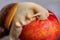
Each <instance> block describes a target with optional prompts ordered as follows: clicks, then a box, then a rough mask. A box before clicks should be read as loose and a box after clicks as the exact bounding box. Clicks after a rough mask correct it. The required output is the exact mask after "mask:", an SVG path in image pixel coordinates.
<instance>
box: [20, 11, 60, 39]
mask: <svg viewBox="0 0 60 40" xmlns="http://www.w3.org/2000/svg"><path fill="white" fill-rule="evenodd" d="M58 36H59V21H58V19H57V18H56V16H55V15H54V13H52V12H51V11H49V17H48V18H47V19H46V20H39V19H36V20H33V21H32V22H30V23H29V24H27V25H25V26H23V30H22V33H21V35H20V37H19V38H20V39H21V40H57V38H58Z"/></svg>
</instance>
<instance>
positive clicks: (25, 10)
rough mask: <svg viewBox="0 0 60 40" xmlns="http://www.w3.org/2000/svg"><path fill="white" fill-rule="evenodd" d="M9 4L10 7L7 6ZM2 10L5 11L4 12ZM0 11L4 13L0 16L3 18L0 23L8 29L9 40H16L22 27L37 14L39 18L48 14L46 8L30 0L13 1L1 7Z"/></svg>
mask: <svg viewBox="0 0 60 40" xmlns="http://www.w3.org/2000/svg"><path fill="white" fill-rule="evenodd" d="M11 5H13V6H11ZM10 6H11V8H9V7H10ZM6 8H8V9H6ZM7 10H8V11H7ZM4 11H5V12H6V13H4ZM1 13H4V14H5V15H4V17H3V16H1V18H2V17H3V19H4V20H3V19H2V20H3V21H2V22H3V23H2V22H1V23H2V24H3V25H4V28H6V29H7V30H10V33H9V36H10V40H17V39H18V37H19V35H20V33H21V31H22V27H23V26H24V25H27V24H29V23H30V22H31V21H32V20H34V19H36V17H37V16H39V20H45V19H47V17H48V16H49V14H48V11H47V10H46V9H44V8H43V7H42V6H40V5H38V4H35V3H32V2H22V3H13V4H10V5H7V6H6V7H4V8H3V9H2V11H1ZM10 26H11V27H10ZM9 28H11V29H9Z"/></svg>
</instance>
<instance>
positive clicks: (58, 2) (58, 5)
mask: <svg viewBox="0 0 60 40" xmlns="http://www.w3.org/2000/svg"><path fill="white" fill-rule="evenodd" d="M16 2H35V3H37V4H40V5H41V6H43V7H44V8H46V9H49V10H51V11H53V12H54V13H55V15H56V16H57V18H58V19H59V21H60V0H0V10H1V9H2V8H3V7H4V6H5V5H7V4H10V3H16ZM0 40H8V36H7V37H4V38H3V39H0Z"/></svg>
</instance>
